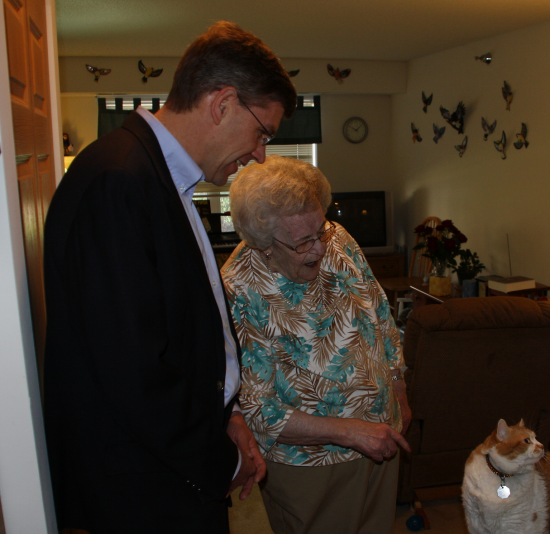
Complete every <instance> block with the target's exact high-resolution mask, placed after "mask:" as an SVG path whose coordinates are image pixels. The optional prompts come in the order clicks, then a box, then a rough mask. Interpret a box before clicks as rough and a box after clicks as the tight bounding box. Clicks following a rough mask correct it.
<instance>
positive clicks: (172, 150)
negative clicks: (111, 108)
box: [136, 106, 204, 196]
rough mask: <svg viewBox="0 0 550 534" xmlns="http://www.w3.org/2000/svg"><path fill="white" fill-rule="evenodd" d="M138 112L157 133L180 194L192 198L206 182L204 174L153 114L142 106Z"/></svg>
mask: <svg viewBox="0 0 550 534" xmlns="http://www.w3.org/2000/svg"><path fill="white" fill-rule="evenodd" d="M136 111H137V113H139V115H140V116H141V117H142V118H143V119H145V120H146V121H147V124H149V126H150V127H151V129H152V130H153V132H154V133H155V136H156V138H157V140H158V142H159V145H160V148H161V150H162V154H163V155H164V159H165V160H166V165H168V170H169V171H170V174H171V175H172V180H173V181H174V184H175V186H176V188H177V189H178V192H179V193H180V195H182V194H186V195H190V196H192V195H193V192H194V191H195V186H196V185H197V183H198V182H200V181H204V173H203V172H202V170H201V169H200V167H199V166H198V165H197V164H196V163H195V162H194V161H193V159H192V158H191V156H190V155H189V154H188V153H187V152H186V151H185V149H184V148H183V146H181V144H180V143H179V142H178V140H177V139H176V138H175V137H174V136H173V135H172V134H171V133H170V132H169V131H168V130H167V129H166V127H165V126H164V125H163V124H162V123H161V122H160V121H159V120H158V119H157V118H156V117H155V116H154V115H153V114H152V113H151V112H149V111H148V110H146V109H145V108H143V107H142V106H139V107H138V108H137V110H136Z"/></svg>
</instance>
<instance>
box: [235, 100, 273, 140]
mask: <svg viewBox="0 0 550 534" xmlns="http://www.w3.org/2000/svg"><path fill="white" fill-rule="evenodd" d="M239 102H240V103H241V104H242V105H243V106H244V107H245V108H246V109H248V111H250V113H252V116H253V117H254V118H255V119H256V120H257V121H258V124H259V125H260V126H261V128H262V133H263V134H264V135H265V137H262V146H265V145H267V143H269V141H271V140H272V139H273V138H274V137H275V134H270V133H269V130H268V129H267V128H266V127H265V126H264V125H263V124H262V121H261V120H260V119H258V117H256V115H254V112H253V111H252V110H251V109H250V108H249V107H248V106H247V105H246V104H245V103H244V102H243V101H242V100H241V98H240V97H239Z"/></svg>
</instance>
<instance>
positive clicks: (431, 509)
mask: <svg viewBox="0 0 550 534" xmlns="http://www.w3.org/2000/svg"><path fill="white" fill-rule="evenodd" d="M423 506H424V509H425V511H426V514H427V515H428V518H429V520H430V525H431V529H430V530H429V531H422V532H430V533H433V534H468V529H467V528H466V520H465V519H464V511H463V508H462V504H461V503H460V500H459V499H444V500H438V501H429V502H425V503H423ZM411 515H412V512H411V511H410V509H409V505H406V504H403V505H400V506H398V507H397V512H396V516H395V526H394V529H393V532H394V534H405V533H407V534H410V532H411V531H410V530H408V529H407V526H406V524H405V523H406V521H407V519H408V518H409V517H410V516H411ZM229 524H230V526H231V534H273V531H272V530H271V528H270V527H269V521H268V520H267V515H266V513H265V510H264V505H263V502H262V497H261V495H260V490H259V489H258V486H255V487H254V490H253V492H252V494H251V495H250V497H249V498H248V499H246V500H245V501H239V498H238V494H236V493H235V494H234V497H233V508H231V509H230V510H229ZM334 534H347V533H345V532H335V533H334ZM373 534H375V533H373Z"/></svg>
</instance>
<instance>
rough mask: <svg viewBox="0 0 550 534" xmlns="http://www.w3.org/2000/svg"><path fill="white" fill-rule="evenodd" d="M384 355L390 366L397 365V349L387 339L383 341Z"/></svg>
mask: <svg viewBox="0 0 550 534" xmlns="http://www.w3.org/2000/svg"><path fill="white" fill-rule="evenodd" d="M384 354H385V355H386V360H387V361H388V363H389V364H390V365H391V366H393V365H394V364H396V363H397V347H396V346H395V345H394V344H393V343H392V342H391V339H390V338H389V337H387V338H386V339H384Z"/></svg>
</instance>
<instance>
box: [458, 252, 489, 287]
mask: <svg viewBox="0 0 550 534" xmlns="http://www.w3.org/2000/svg"><path fill="white" fill-rule="evenodd" d="M458 255H459V256H460V262H459V264H458V266H457V267H455V268H454V269H453V273H456V275H457V276H458V281H459V282H460V283H461V284H462V282H463V281H464V280H472V279H473V278H475V277H476V276H477V275H478V274H480V273H481V271H483V269H485V265H483V263H481V261H479V256H478V255H477V252H472V251H471V250H470V249H469V248H467V249H466V250H460V251H459V252H458Z"/></svg>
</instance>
